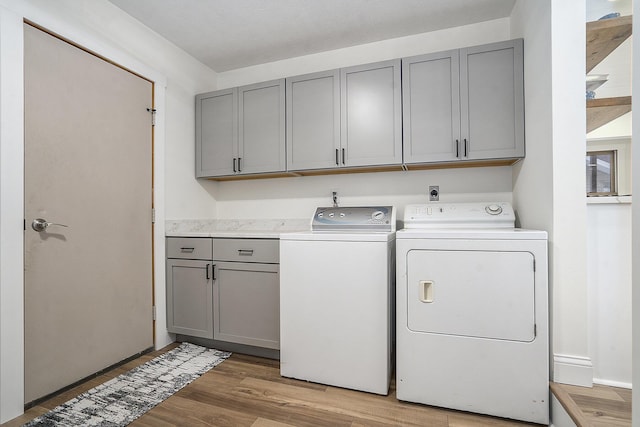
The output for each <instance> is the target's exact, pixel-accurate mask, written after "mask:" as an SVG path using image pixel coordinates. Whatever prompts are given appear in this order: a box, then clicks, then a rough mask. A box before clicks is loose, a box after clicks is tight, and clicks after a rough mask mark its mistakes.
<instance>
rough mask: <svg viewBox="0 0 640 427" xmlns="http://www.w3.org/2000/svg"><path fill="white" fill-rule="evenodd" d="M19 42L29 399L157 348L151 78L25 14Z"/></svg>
mask: <svg viewBox="0 0 640 427" xmlns="http://www.w3.org/2000/svg"><path fill="white" fill-rule="evenodd" d="M24 45H25V52H24V73H25V74H24V79H25V80H24V83H25V177H24V178H25V188H24V194H25V206H24V212H25V227H24V228H25V231H24V250H25V253H24V256H25V261H24V262H25V266H24V279H25V286H24V287H25V291H24V297H25V300H24V304H25V306H24V309H25V402H26V403H29V402H32V401H34V400H38V399H40V398H42V397H44V396H47V395H49V394H51V393H54V392H56V391H58V390H60V389H62V388H64V387H65V386H67V385H69V384H72V383H74V382H76V381H79V380H81V379H83V378H86V377H87V376H90V375H91V374H93V373H95V372H98V371H100V370H102V369H104V368H106V367H109V366H111V365H113V364H115V363H118V362H120V361H122V360H124V359H127V358H128V357H130V356H132V355H135V354H138V353H140V352H142V351H144V350H146V349H149V348H150V347H152V346H153V331H154V325H153V221H152V209H153V188H152V183H153V128H152V121H151V115H150V113H149V111H148V110H152V109H153V83H152V82H150V81H148V80H146V79H144V78H142V77H140V76H138V75H136V74H133V73H131V72H129V71H127V70H125V69H123V68H121V67H119V66H117V65H114V64H112V63H110V62H108V61H106V60H104V59H102V58H99V57H97V56H95V55H93V54H91V53H89V52H86V51H84V50H82V49H80V48H78V47H76V46H74V45H72V44H70V43H68V42H66V41H64V40H61V39H59V38H57V37H54V36H53V35H51V34H48V33H46V32H44V31H42V30H40V29H38V28H35V27H33V26H31V25H29V24H25V26H24ZM38 220H40V221H39V222H40V224H41V225H40V226H38V225H37V223H38ZM34 221H35V222H36V225H35V226H33V227H32V224H33V223H34ZM37 229H40V230H39V231H37Z"/></svg>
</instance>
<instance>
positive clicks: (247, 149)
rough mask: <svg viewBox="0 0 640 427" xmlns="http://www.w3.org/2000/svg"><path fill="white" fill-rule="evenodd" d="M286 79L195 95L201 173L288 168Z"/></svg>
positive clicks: (229, 173) (217, 174)
mask: <svg viewBox="0 0 640 427" xmlns="http://www.w3.org/2000/svg"><path fill="white" fill-rule="evenodd" d="M284 83H285V81H284V79H280V80H274V81H270V82H263V83H257V84H253V85H248V86H242V87H239V88H231V89H224V90H220V91H215V92H209V93H204V94H199V95H197V96H196V177H198V178H206V177H220V176H233V175H245V174H257V173H271V172H282V171H284V170H286V156H285V132H286V130H285V90H284Z"/></svg>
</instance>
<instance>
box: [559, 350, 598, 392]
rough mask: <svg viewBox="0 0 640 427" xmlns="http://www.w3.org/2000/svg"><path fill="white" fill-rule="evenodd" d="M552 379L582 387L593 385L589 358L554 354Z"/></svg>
mask: <svg viewBox="0 0 640 427" xmlns="http://www.w3.org/2000/svg"><path fill="white" fill-rule="evenodd" d="M553 381H554V382H557V383H562V384H571V385H577V386H582V387H593V364H592V363H591V358H589V357H583V356H570V355H564V354H555V355H554V356H553Z"/></svg>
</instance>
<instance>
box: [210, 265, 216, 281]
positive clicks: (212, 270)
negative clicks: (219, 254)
mask: <svg viewBox="0 0 640 427" xmlns="http://www.w3.org/2000/svg"><path fill="white" fill-rule="evenodd" d="M211 278H212V279H213V280H216V265H215V264H211Z"/></svg>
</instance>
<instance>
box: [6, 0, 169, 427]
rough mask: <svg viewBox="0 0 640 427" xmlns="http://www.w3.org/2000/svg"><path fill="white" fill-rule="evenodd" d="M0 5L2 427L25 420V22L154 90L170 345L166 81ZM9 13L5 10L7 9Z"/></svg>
mask: <svg viewBox="0 0 640 427" xmlns="http://www.w3.org/2000/svg"><path fill="white" fill-rule="evenodd" d="M4 3H5V2H4V1H1V0H0V64H1V66H0V142H1V143H0V213H1V214H0V235H1V237H2V242H1V246H0V267H1V268H0V378H2V381H0V383H1V385H0V423H4V422H6V421H8V420H11V419H13V418H15V417H17V416H19V415H21V414H22V413H23V412H24V362H23V358H24V353H23V348H24V313H23V309H22V307H23V303H24V301H23V299H24V297H23V291H24V280H23V233H22V227H21V226H22V220H23V217H24V215H23V197H24V195H23V187H24V186H23V184H22V183H23V178H24V170H23V164H24V133H23V114H24V100H23V96H22V93H23V86H24V84H23V80H22V79H23V77H22V76H23V70H22V63H23V61H22V56H23V52H24V46H23V28H22V25H23V19H28V20H29V21H31V22H34V23H36V24H38V25H40V26H42V27H44V28H46V29H48V30H49V31H52V32H54V33H56V34H58V35H60V36H62V37H65V38H67V39H68V40H71V41H73V42H74V43H77V44H78V45H80V46H82V47H84V48H86V49H88V50H91V51H93V52H95V53H97V54H99V55H101V56H103V57H105V58H108V59H109V60H111V61H113V62H115V63H117V64H119V65H121V66H123V67H125V68H127V69H129V70H131V71H133V72H135V73H137V74H139V75H141V76H144V77H145V78H147V79H149V80H151V81H153V82H154V90H155V108H156V110H157V115H156V126H155V147H154V148H155V149H154V168H155V171H156V173H155V178H154V190H155V195H154V197H155V208H156V224H155V228H154V240H155V245H154V253H155V271H154V273H155V284H154V289H155V302H154V304H155V305H156V307H157V308H158V310H157V313H158V318H157V321H156V331H155V333H156V347H157V348H161V347H164V346H165V345H167V344H169V343H170V342H172V341H173V339H172V337H171V336H170V335H169V334H168V332H167V329H166V320H165V318H166V313H165V310H164V307H165V300H166V293H165V285H164V283H165V261H164V260H165V257H164V253H165V249H164V247H165V243H164V240H165V239H164V233H165V225H164V218H165V197H164V191H165V190H164V184H165V182H164V181H165V180H164V170H165V164H164V161H165V110H166V108H165V100H166V96H165V95H166V94H165V92H166V78H165V76H164V75H162V74H161V73H160V72H158V71H156V70H154V69H152V68H150V67H148V66H146V65H144V64H143V63H141V62H140V61H139V60H137V59H136V58H134V57H132V56H130V55H129V54H127V53H126V52H124V51H123V50H121V49H119V48H118V47H114V46H113V45H111V44H108V43H106V42H104V41H103V40H102V39H101V38H100V36H99V35H97V34H93V33H91V32H90V30H85V29H83V28H82V27H79V26H78V27H76V26H73V25H69V24H68V23H66V22H62V21H60V20H59V19H56V18H55V17H52V16H51V15H48V14H47V13H46V12H43V11H41V10H38V9H37V8H35V7H33V6H32V5H30V4H26V3H10V4H11V6H13V7H14V8H16V9H17V8H19V9H20V10H17V11H16V10H12V11H10V10H8V9H5V8H4ZM6 7H9V6H6Z"/></svg>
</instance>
